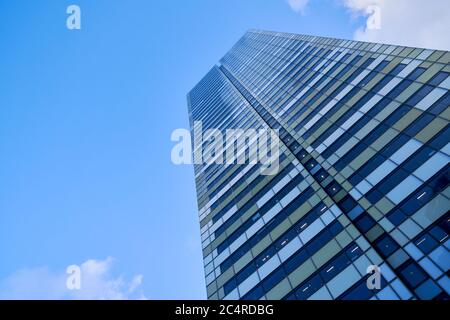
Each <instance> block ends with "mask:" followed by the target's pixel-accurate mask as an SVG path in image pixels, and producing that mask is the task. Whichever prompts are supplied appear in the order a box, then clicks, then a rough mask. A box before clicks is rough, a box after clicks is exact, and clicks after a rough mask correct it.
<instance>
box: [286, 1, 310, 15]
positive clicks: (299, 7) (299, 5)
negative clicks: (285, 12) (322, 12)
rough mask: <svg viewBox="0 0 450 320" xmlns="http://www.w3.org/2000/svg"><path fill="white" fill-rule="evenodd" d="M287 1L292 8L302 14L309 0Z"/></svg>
mask: <svg viewBox="0 0 450 320" xmlns="http://www.w3.org/2000/svg"><path fill="white" fill-rule="evenodd" d="M287 2H288V3H289V5H290V6H291V8H292V10H294V11H295V12H300V13H302V14H304V13H305V9H306V6H307V5H308V2H309V0H287Z"/></svg>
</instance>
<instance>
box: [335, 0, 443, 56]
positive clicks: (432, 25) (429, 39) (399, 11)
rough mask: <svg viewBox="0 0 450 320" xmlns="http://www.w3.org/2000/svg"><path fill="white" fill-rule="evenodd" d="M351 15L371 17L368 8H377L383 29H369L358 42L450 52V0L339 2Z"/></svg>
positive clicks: (361, 31)
mask: <svg viewBox="0 0 450 320" xmlns="http://www.w3.org/2000/svg"><path fill="white" fill-rule="evenodd" d="M340 1H341V2H342V3H343V4H344V5H345V7H347V8H349V9H350V11H351V12H352V14H356V15H363V16H366V17H368V16H369V15H370V14H369V13H367V12H366V10H367V8H368V7H369V6H373V5H375V6H378V7H379V8H380V14H381V21H380V22H381V24H380V27H381V28H380V29H370V28H367V27H366V26H364V27H362V28H360V29H358V30H357V31H356V32H355V35H354V38H355V40H361V41H370V42H382V43H389V44H397V45H405V46H413V47H423V48H431V49H444V50H450V37H449V36H448V30H450V10H449V9H450V7H449V1H448V0H433V1H424V0H340Z"/></svg>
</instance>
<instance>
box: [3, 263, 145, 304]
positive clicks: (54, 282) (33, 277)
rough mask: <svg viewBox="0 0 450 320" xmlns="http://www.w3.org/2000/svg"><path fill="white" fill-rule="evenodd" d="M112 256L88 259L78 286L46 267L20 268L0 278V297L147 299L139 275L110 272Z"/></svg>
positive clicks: (61, 272) (82, 267)
mask: <svg viewBox="0 0 450 320" xmlns="http://www.w3.org/2000/svg"><path fill="white" fill-rule="evenodd" d="M113 261H114V260H113V259H112V258H107V259H105V260H87V261H85V262H84V263H82V264H81V265H80V270H81V288H80V290H69V289H68V288H67V287H66V281H67V277H68V275H67V274H66V273H65V270H64V271H59V272H55V271H52V270H50V269H49V268H48V267H40V268H31V269H22V270H19V271H17V272H15V273H14V274H12V275H11V276H9V277H8V278H6V279H3V280H1V281H0V299H40V300H62V299H64V300H72V299H80V300H90V299H92V300H126V299H146V297H145V295H144V294H143V292H142V290H141V284H142V279H143V277H142V275H135V276H134V277H133V278H132V279H131V280H126V279H125V278H124V277H122V276H119V277H114V276H112V274H111V269H112V266H113Z"/></svg>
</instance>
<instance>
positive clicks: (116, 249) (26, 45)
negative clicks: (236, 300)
mask: <svg viewBox="0 0 450 320" xmlns="http://www.w3.org/2000/svg"><path fill="white" fill-rule="evenodd" d="M293 1H294V2H295V0H293ZM300 2H302V3H303V2H304V1H300ZM306 2H308V1H306ZM306 2H305V3H306ZM343 2H344V1H341V0H322V1H320V0H311V1H309V3H308V4H307V6H306V7H305V8H304V10H303V11H300V12H296V11H295V10H293V9H292V8H291V6H290V5H289V4H288V2H287V1H285V0H270V1H261V0H246V1H242V0H214V1H212V0H193V1H148V0H133V1H124V0H96V1H91V0H71V1H65V0H58V1H51V0H47V1H44V0H39V1H36V0H29V1H25V0H16V1H1V2H0V39H1V42H2V50H1V51H0V70H1V71H0V155H1V156H0V181H2V183H1V184H0V298H5V297H6V298H8V297H28V296H29V297H42V298H46V297H52V298H67V297H69V296H66V294H67V293H61V292H60V291H58V290H54V287H52V286H51V285H50V284H49V283H51V282H52V281H53V280H55V279H56V280H55V283H56V284H55V286H58V285H59V284H60V279H61V277H62V275H63V274H64V272H65V268H66V267H67V266H68V265H71V264H78V265H81V264H83V263H85V264H84V266H85V267H86V270H91V271H92V270H93V269H95V270H100V271H99V272H97V273H95V272H94V273H95V274H97V275H99V278H100V279H97V280H98V286H97V287H96V288H93V289H92V290H94V291H95V290H99V291H98V292H100V293H98V292H97V291H95V292H91V295H90V296H89V297H94V298H96V297H99V296H101V294H102V293H103V292H104V291H105V290H106V291H108V290H110V291H113V293H123V297H125V298H127V297H128V298H139V297H146V298H151V299H182V298H191V299H202V298H205V297H206V293H205V288H204V278H203V267H202V256H201V249H200V235H199V226H198V216H197V204H196V196H195V188H194V177H193V170H192V168H191V167H189V166H175V165H173V164H172V162H171V160H170V150H171V148H172V147H173V145H174V143H173V142H171V141H170V134H171V132H172V131H173V130H174V129H176V128H188V115H187V107H186V93H187V92H188V91H189V90H190V89H191V88H192V87H193V86H194V85H195V84H196V83H197V82H198V81H199V80H200V79H201V78H202V76H203V75H204V74H205V73H206V72H207V71H208V70H209V69H210V68H211V67H212V66H213V65H214V64H215V63H216V62H217V61H218V60H219V59H220V58H221V57H222V56H223V55H224V54H225V53H226V51H228V50H229V49H230V48H231V46H232V45H233V44H234V43H235V42H236V41H237V40H238V39H239V37H240V36H242V35H243V33H244V32H245V31H246V30H247V29H249V28H261V29H267V30H274V31H286V32H293V33H305V34H314V35H325V36H333V37H340V38H348V39H351V38H353V37H354V36H355V32H356V31H357V30H358V29H359V28H361V27H362V26H364V23H365V20H364V17H363V16H361V15H359V16H355V13H356V14H357V13H358V10H359V9H358V8H356V9H355V8H351V7H349V6H344V5H343ZM70 4H77V5H79V6H80V8H81V12H82V20H81V21H82V29H81V30H74V31H70V30H68V29H67V28H66V19H67V16H68V15H67V14H66V8H67V6H68V5H70ZM108 257H111V258H109V259H108ZM89 268H90V269H89ZM96 268H97V269H96ZM141 276H142V278H141ZM37 284H40V285H37ZM130 287H132V289H133V290H131V289H130ZM136 287H137V289H136ZM52 290H53V291H52ZM102 290H103V291H102ZM114 290H115V291H114ZM127 290H128V291H127ZM49 291H51V292H52V294H50V293H49ZM125 291H126V292H125ZM24 292H25V293H27V292H28V293H27V294H25V293H24ZM112 296H113V297H116V296H114V295H112ZM81 297H83V296H81ZM120 297H122V296H120Z"/></svg>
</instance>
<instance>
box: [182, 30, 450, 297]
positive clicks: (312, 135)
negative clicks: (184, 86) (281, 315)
mask: <svg viewBox="0 0 450 320" xmlns="http://www.w3.org/2000/svg"><path fill="white" fill-rule="evenodd" d="M449 62H450V52H447V51H438V50H428V49H419V48H410V47H401V46H393V45H384V44H377V43H366V42H357V41H349V40H339V39H332V38H324V37H314V36H306V35H295V34H287V33H275V32H268V31H259V30H250V31H248V32H247V33H246V34H245V35H244V36H243V37H242V38H241V39H240V40H239V41H238V42H237V44H236V45H235V46H234V47H233V48H232V49H231V50H230V51H229V52H228V53H227V54H226V55H225V57H224V58H222V60H221V61H220V63H219V64H218V65H217V66H215V67H213V68H212V69H211V70H210V72H209V73H208V74H207V75H206V76H205V77H204V78H203V79H202V80H201V81H200V82H199V83H198V85H196V86H195V88H194V89H193V90H192V91H191V92H190V93H189V94H188V108H189V117H190V122H191V129H192V131H194V122H195V121H201V122H202V125H203V129H204V130H206V129H211V128H217V129H219V130H223V131H225V130H226V129H229V128H242V129H249V128H252V129H264V128H266V129H267V128H271V129H276V130H278V132H279V136H280V141H281V146H280V159H279V161H280V166H279V170H278V172H277V173H276V174H274V175H262V174H261V172H260V170H259V169H260V166H261V165H260V164H250V163H248V164H244V165H238V164H234V165H220V164H210V165H207V164H196V165H195V166H194V167H195V181H196V186H197V197H198V205H199V218H200V227H201V238H202V245H203V256H204V266H205V275H206V284H207V294H208V298H209V299H244V300H245V299H251V300H255V299H302V300H303V299H448V298H449V294H450V279H449V268H450V254H449V246H450V240H449V237H448V234H449V229H450V214H449V209H450V187H449V182H450V174H449V168H450V166H449V159H450V145H449V137H450V127H449V120H450V109H449V106H450V94H449V89H450V76H449V75H450V65H449ZM253 143H256V142H253ZM370 266H378V267H379V268H380V271H381V285H380V287H378V288H375V289H369V287H368V285H367V280H368V278H369V277H371V275H373V273H371V272H368V268H369V267H370Z"/></svg>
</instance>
